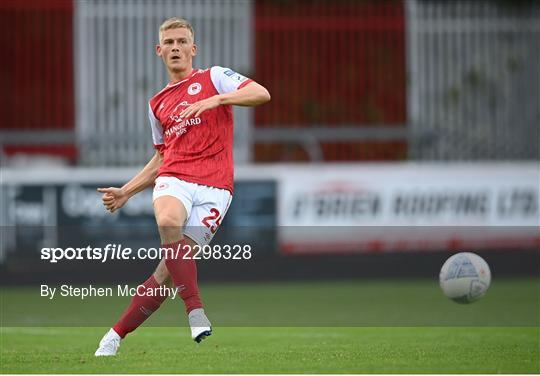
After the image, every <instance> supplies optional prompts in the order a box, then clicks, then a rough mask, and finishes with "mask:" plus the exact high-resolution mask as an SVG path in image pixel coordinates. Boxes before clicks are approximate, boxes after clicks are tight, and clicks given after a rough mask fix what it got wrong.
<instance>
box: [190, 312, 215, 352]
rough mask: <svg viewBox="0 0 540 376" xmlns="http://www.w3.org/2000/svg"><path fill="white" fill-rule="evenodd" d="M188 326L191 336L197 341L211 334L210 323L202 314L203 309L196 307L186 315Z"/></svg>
mask: <svg viewBox="0 0 540 376" xmlns="http://www.w3.org/2000/svg"><path fill="white" fill-rule="evenodd" d="M188 320H189V326H190V327H191V338H192V339H193V340H194V341H195V342H197V343H199V342H201V341H202V340H203V339H205V338H206V337H208V336H210V335H212V324H210V321H209V320H208V317H206V315H205V314H204V309H202V308H196V309H194V310H193V311H191V312H190V313H189V315H188Z"/></svg>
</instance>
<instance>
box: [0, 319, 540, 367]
mask: <svg viewBox="0 0 540 376" xmlns="http://www.w3.org/2000/svg"><path fill="white" fill-rule="evenodd" d="M105 331H106V328H3V329H2V367H1V368H2V372H3V373H539V372H540V361H539V342H538V341H539V335H540V332H539V329H538V328H269V327H266V328H216V329H215V333H214V335H213V336H212V337H210V338H208V339H207V340H205V341H204V342H203V343H201V344H200V345H197V344H195V343H194V342H193V341H191V339H190V338H189V333H188V329H187V328H180V329H179V328H141V329H140V330H138V331H137V332H135V333H133V334H132V335H130V336H129V337H127V338H126V340H125V341H124V342H123V343H122V346H121V347H120V351H119V354H118V356H117V357H115V358H95V357H94V356H93V352H94V351H95V348H96V345H97V342H98V341H99V339H100V337H101V336H102V335H103V333H104V332H105Z"/></svg>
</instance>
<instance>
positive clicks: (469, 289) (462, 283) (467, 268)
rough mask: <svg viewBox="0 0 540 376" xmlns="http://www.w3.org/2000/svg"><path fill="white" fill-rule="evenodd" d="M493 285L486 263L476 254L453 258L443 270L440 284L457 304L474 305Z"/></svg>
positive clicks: (462, 254)
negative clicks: (491, 284)
mask: <svg viewBox="0 0 540 376" xmlns="http://www.w3.org/2000/svg"><path fill="white" fill-rule="evenodd" d="M490 283H491V271H490V270H489V266H488V264H487V262H486V261H484V259H483V258H482V257H480V256H478V255H477V254H475V253H471V252H461V253H457V254H455V255H453V256H451V257H450V258H449V259H448V260H446V262H445V263H444V265H443V266H442V268H441V273H440V274H439V284H440V286H441V289H442V291H443V293H444V295H446V296H447V297H449V298H450V299H452V300H453V301H455V302H457V303H462V304H467V303H472V302H474V301H476V300H478V299H480V298H481V297H482V296H484V295H485V294H486V292H487V290H488V288H489V285H490Z"/></svg>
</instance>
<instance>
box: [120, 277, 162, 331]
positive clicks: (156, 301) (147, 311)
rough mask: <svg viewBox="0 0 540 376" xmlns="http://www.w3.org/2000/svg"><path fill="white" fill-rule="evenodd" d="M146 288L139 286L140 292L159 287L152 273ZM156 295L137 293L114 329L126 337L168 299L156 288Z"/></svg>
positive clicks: (145, 283) (145, 284) (144, 284)
mask: <svg viewBox="0 0 540 376" xmlns="http://www.w3.org/2000/svg"><path fill="white" fill-rule="evenodd" d="M142 285H143V286H145V287H146V290H143V289H142V288H139V293H142V292H143V291H144V292H147V291H148V290H149V289H157V288H159V283H157V281H156V279H155V278H154V276H153V275H152V276H151V277H150V278H148V279H147V280H146V281H145V282H144V283H143V284H142ZM154 291H155V293H154V295H155V296H147V295H143V294H140V295H139V294H136V295H134V296H133V298H132V299H131V304H130V305H129V306H128V307H127V308H126V310H125V311H124V313H123V314H122V317H120V320H118V322H117V323H116V325H115V326H113V329H114V331H115V332H116V333H118V335H119V336H120V337H122V338H124V337H125V336H126V335H127V334H128V333H131V332H132V331H134V330H135V329H137V328H138V327H139V326H140V325H141V324H142V323H143V322H144V321H145V320H146V319H147V318H148V317H150V315H151V314H152V313H154V312H155V311H156V310H157V309H158V308H159V306H160V305H161V303H163V301H164V300H165V299H167V295H165V294H163V295H160V294H158V291H157V290H154Z"/></svg>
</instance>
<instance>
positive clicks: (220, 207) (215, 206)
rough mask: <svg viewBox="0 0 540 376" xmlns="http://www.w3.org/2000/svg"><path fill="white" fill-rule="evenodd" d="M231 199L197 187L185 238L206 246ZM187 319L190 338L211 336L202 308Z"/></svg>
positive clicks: (215, 191)
mask: <svg viewBox="0 0 540 376" xmlns="http://www.w3.org/2000/svg"><path fill="white" fill-rule="evenodd" d="M231 199H232V196H231V194H230V192H228V191H226V190H223V189H218V188H211V187H205V186H198V187H197V191H196V194H195V196H194V201H193V204H194V205H193V207H192V209H191V215H190V216H189V218H188V221H187V223H186V226H185V228H184V236H185V238H186V239H188V240H191V241H192V242H193V244H197V246H198V247H203V246H205V245H208V244H209V243H210V242H211V241H212V238H213V236H214V234H215V233H216V231H217V228H218V227H219V225H220V223H221V220H222V219H223V217H224V216H225V213H226V212H227V209H228V208H229V205H230V202H231ZM188 319H189V325H190V327H191V337H192V338H193V339H194V340H195V341H197V342H200V341H201V340H202V339H204V338H206V337H207V336H209V335H211V334H212V325H211V324H210V321H209V320H208V318H207V317H206V314H205V312H204V309H203V308H202V307H201V308H196V309H193V310H191V311H190V312H189V315H188Z"/></svg>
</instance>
